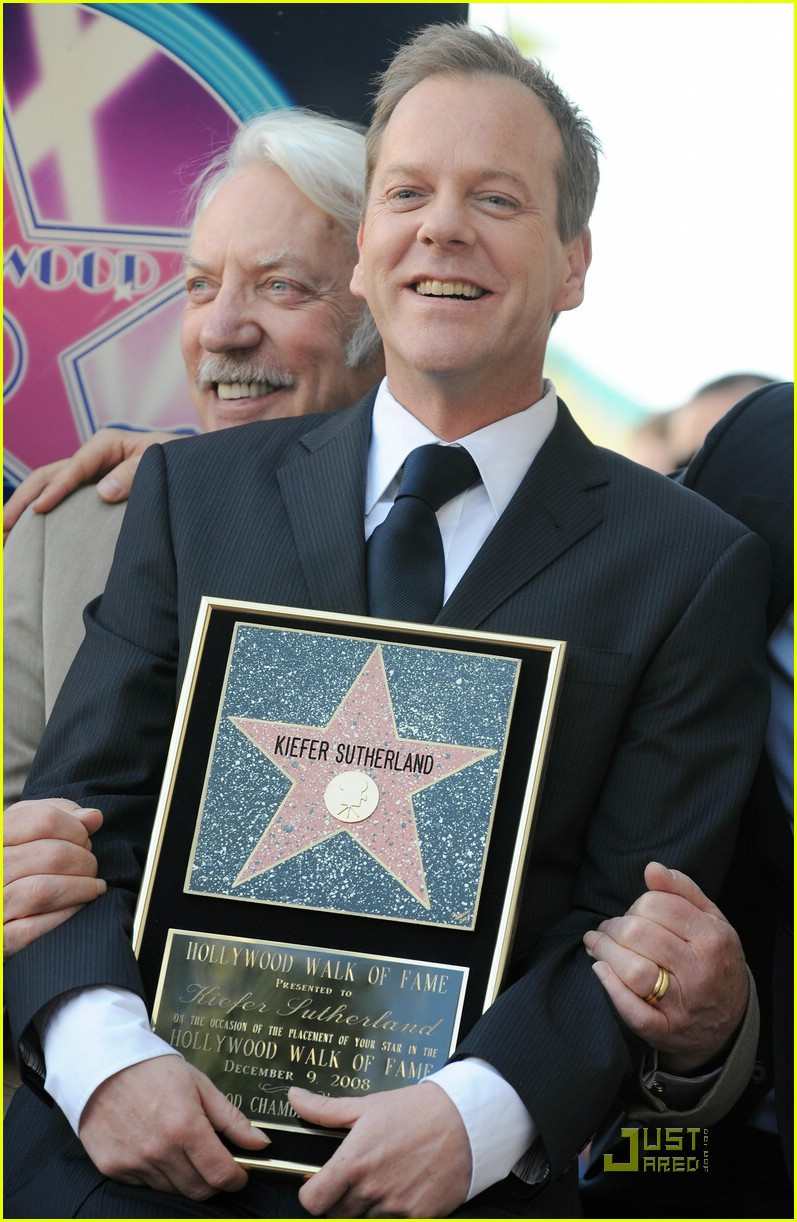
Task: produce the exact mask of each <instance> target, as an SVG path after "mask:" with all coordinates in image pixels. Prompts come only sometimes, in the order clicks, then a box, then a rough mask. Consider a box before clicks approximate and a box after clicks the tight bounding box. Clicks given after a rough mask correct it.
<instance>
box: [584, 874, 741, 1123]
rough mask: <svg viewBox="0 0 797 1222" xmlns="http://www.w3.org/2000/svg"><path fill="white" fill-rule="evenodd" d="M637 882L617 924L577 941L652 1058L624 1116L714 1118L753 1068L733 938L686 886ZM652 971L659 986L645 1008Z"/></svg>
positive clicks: (671, 879) (680, 878) (665, 877)
mask: <svg viewBox="0 0 797 1222" xmlns="http://www.w3.org/2000/svg"><path fill="white" fill-rule="evenodd" d="M645 882H646V884H647V886H648V888H649V890H648V891H646V892H645V893H644V894H643V895H642V896H640V898H639V899H638V900H637V901H636V902H635V903H634V904H633V905H632V906H631V908H630V909H629V910H628V912H627V913H626V914H625V916H622V917H615V918H612V919H611V920H607V921H604V922H602V924H601V925H599V926H598V929H597V930H590V931H589V932H587V933H586V934H585V935H584V945H585V946H586V948H587V950H588V952H589V954H590V955H591V956H592V957H593V958H594V960H595V963H594V965H593V970H594V972H595V975H596V976H597V977H598V979H599V980H600V982H601V984H602V985H603V987H604V989H605V990H606V993H607V994H608V996H609V997H610V999H611V1001H612V1004H613V1005H614V1007H615V1009H616V1010H617V1013H618V1014H619V1015H620V1017H621V1018H622V1019H623V1021H624V1022H625V1024H626V1025H627V1026H628V1027H629V1028H630V1030H631V1031H633V1032H634V1034H635V1035H637V1036H639V1037H640V1039H643V1040H644V1041H645V1042H646V1043H647V1044H648V1045H649V1046H650V1047H651V1048H652V1049H654V1050H655V1051H656V1053H657V1054H658V1055H657V1069H656V1073H655V1074H654V1075H652V1077H651V1075H644V1076H640V1096H639V1099H638V1100H634V1101H629V1108H630V1109H631V1110H632V1111H633V1112H634V1115H636V1114H637V1112H638V1111H639V1114H640V1116H641V1115H642V1113H644V1112H646V1111H647V1112H648V1113H649V1114H650V1116H651V1117H653V1116H654V1115H655V1114H656V1113H660V1112H662V1111H664V1110H667V1109H668V1108H673V1109H675V1110H678V1111H683V1110H689V1111H690V1112H692V1111H693V1110H695V1109H696V1108H699V1107H705V1108H707V1109H710V1111H711V1115H712V1117H713V1118H714V1119H718V1118H719V1117H720V1116H721V1115H722V1114H723V1113H724V1112H725V1111H727V1110H728V1109H729V1108H730V1107H731V1106H732V1105H733V1103H734V1102H735V1100H736V1098H737V1097H738V1096H739V1094H741V1092H742V1090H743V1089H744V1087H745V1085H746V1083H747V1081H748V1079H749V1077H750V1073H751V1072H752V1069H753V1063H754V1059H755V1051H756V1042H757V1033H758V1006H757V999H756V996H755V986H754V984H753V981H752V977H751V975H750V972H749V969H748V968H747V965H746V963H745V957H744V951H743V949H742V945H741V942H740V941H739V937H738V935H737V933H736V931H735V930H734V929H733V927H732V926H731V925H730V924H729V922H728V921H727V920H726V918H725V917H724V915H723V914H722V912H720V910H719V908H717V906H716V904H713V903H712V902H711V900H709V899H708V898H707V897H706V896H705V895H704V894H703V892H702V891H701V889H700V888H699V887H698V886H697V884H696V883H695V882H693V881H692V879H690V878H688V877H687V875H685V874H682V873H681V872H680V871H678V870H669V869H667V868H666V867H665V866H663V865H661V864H659V863H658V862H651V863H650V864H649V865H648V866H647V868H646V870H645ZM660 968H664V969H665V971H666V972H667V973H668V981H669V983H668V986H667V989H666V992H664V993H663V994H662V995H661V997H660V998H659V999H658V1000H656V1001H655V1002H652V1003H651V1002H650V1001H648V1000H647V998H648V997H649V996H650V994H651V992H652V983H651V982H655V981H656V979H657V978H658V973H659V969H660ZM720 1069H721V1073H720V1072H718V1071H719V1070H720ZM712 1071H714V1072H712ZM684 1075H686V1077H684ZM650 1086H652V1090H651V1091H650V1092H649V1091H648V1089H646V1088H647V1087H650ZM640 1109H641V1110H640Z"/></svg>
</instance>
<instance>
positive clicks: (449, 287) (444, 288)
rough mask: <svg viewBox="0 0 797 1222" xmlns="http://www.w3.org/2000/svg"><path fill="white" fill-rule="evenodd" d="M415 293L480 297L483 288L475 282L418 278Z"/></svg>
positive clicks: (427, 295) (426, 295)
mask: <svg viewBox="0 0 797 1222" xmlns="http://www.w3.org/2000/svg"><path fill="white" fill-rule="evenodd" d="M415 291H416V293H421V295H422V296H424V297H482V296H483V295H484V289H480V288H477V287H476V285H475V284H466V283H465V281H464V280H419V281H418V283H417V284H416V285H415Z"/></svg>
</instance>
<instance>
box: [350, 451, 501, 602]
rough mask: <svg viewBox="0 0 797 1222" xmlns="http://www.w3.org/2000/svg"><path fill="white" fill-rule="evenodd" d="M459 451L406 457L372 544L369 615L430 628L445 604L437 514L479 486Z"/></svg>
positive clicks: (368, 559) (476, 471) (472, 467)
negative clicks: (416, 623) (460, 495)
mask: <svg viewBox="0 0 797 1222" xmlns="http://www.w3.org/2000/svg"><path fill="white" fill-rule="evenodd" d="M479 478H480V476H479V469H478V467H477V466H476V464H475V462H474V461H473V459H472V458H471V456H470V454H469V453H468V451H467V450H463V449H462V447H461V446H441V445H428V446H419V447H418V449H417V450H413V451H412V453H411V454H409V455H408V457H407V461H406V463H405V464H404V470H403V472H402V476H401V483H400V484H399V490H398V492H397V493H396V499H395V502H394V503H393V508H392V509H391V510H390V513H389V514H388V515H387V517H386V518H385V520H384V522H382V523H381V525H379V526H377V528H376V530H375V531H374V532H373V534H372V535H371V537H370V539H369V540H368V547H367V550H366V566H367V574H368V611H369V614H370V615H375V616H380V617H382V618H384V619H401V620H415V621H417V622H418V623H421V624H430V623H432V622H433V620H435V619H436V618H437V615H438V612H439V611H440V608H441V607H442V605H443V589H444V585H445V559H444V556H443V541H442V539H441V538H440V527H439V526H438V524H437V516H436V513H437V510H438V509H439V508H440V507H441V506H442V505H445V504H446V502H448V501H450V500H452V499H453V498H454V497H455V496H457V495H458V494H459V493H460V492H464V491H465V489H466V488H470V487H471V486H472V485H473V484H477V483H478V482H479Z"/></svg>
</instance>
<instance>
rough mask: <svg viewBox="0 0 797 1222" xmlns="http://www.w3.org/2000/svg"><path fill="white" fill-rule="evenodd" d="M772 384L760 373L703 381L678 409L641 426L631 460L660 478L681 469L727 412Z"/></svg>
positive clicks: (630, 451)
mask: <svg viewBox="0 0 797 1222" xmlns="http://www.w3.org/2000/svg"><path fill="white" fill-rule="evenodd" d="M772 381H773V379H772V378H769V377H765V376H764V375H763V374H759V373H730V374H726V375H724V376H723V377H721V378H715V379H714V380H713V381H711V382H706V384H705V385H704V386H701V387H700V389H699V390H697V391H695V393H694V394H693V395H692V397H691V399H689V400H688V401H687V402H686V403H684V404H683V405H682V406H681V407H676V408H673V410H672V411H669V412H662V413H661V414H659V415H657V416H651V417H650V419H648V420H646V421H645V423H644V424H642V425H640V427H639V428H638V429H637V430H636V432H635V433H634V436H633V437H632V439H631V445H630V447H629V454H630V457H631V458H633V459H635V461H636V462H639V463H642V464H643V466H646V467H651V468H652V469H653V470H654V471H660V472H661V473H662V474H663V475H669V474H670V472H672V471H678V470H680V468H681V467H685V466H686V465H687V463H688V462H689V460H690V459H691V458H692V457H693V455H694V454H695V453H696V452H697V451H698V450H699V449H700V447H701V445H702V444H703V441H704V440H705V437H706V435H707V434H708V433H709V432H711V429H712V428H713V427H714V425H715V424H716V423H717V421H718V420H721V419H722V417H723V416H724V415H725V414H726V412H729V411H730V409H731V408H732V407H733V406H734V405H735V404H736V403H738V402H739V400H740V399H743V398H744V397H745V395H749V394H750V392H751V391H753V390H757V389H758V387H759V386H768V385H769V384H770V383H771V382H772Z"/></svg>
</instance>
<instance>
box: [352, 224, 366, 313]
mask: <svg viewBox="0 0 797 1222" xmlns="http://www.w3.org/2000/svg"><path fill="white" fill-rule="evenodd" d="M357 255H358V258H357V262H356V264H355V265H354V271H353V272H352V274H351V280H350V281H349V288H350V289H351V291H352V293H353V294H354V296H355V297H363V298H364V297H365V283H364V281H363V227H362V222H360V227H359V229H358V230H357Z"/></svg>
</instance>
